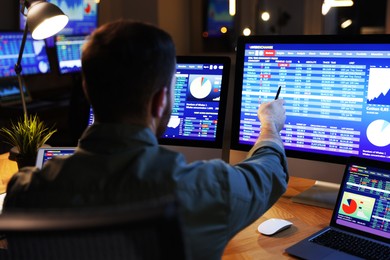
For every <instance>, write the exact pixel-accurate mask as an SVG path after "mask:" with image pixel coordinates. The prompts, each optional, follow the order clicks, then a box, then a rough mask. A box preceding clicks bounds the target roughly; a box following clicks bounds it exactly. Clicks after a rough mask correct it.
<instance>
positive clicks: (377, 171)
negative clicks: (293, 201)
mask: <svg viewBox="0 0 390 260" xmlns="http://www.w3.org/2000/svg"><path fill="white" fill-rule="evenodd" d="M339 239H340V240H339ZM355 240H356V242H354V241H355ZM286 252H287V253H288V254H290V255H293V256H296V257H299V258H303V259H362V258H363V259H390V164H389V163H385V162H379V161H375V160H369V159H363V158H357V157H351V158H349V159H348V162H347V165H346V167H345V172H344V176H343V180H342V182H341V185H340V190H339V194H338V197H337V201H336V204H335V208H334V210H333V214H332V218H331V221H330V224H329V226H328V227H326V228H324V229H322V230H320V231H319V232H317V233H315V234H313V235H311V236H309V237H307V238H305V239H304V240H302V241H300V242H298V243H297V244H295V245H293V246H291V247H289V248H287V249H286Z"/></svg>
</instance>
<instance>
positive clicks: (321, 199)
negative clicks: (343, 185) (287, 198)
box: [291, 181, 340, 209]
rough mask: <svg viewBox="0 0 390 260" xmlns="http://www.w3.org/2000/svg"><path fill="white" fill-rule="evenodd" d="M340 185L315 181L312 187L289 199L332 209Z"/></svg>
mask: <svg viewBox="0 0 390 260" xmlns="http://www.w3.org/2000/svg"><path fill="white" fill-rule="evenodd" d="M339 189H340V185H339V184H337V183H332V182H325V181H316V182H315V183H314V185H313V186H312V187H310V188H309V189H307V190H305V191H304V192H301V193H300V194H298V195H296V196H294V197H293V198H292V199H291V200H292V201H293V202H296V203H302V204H307V205H312V206H317V207H322V208H327V209H334V206H335V204H336V199H337V194H338V192H339Z"/></svg>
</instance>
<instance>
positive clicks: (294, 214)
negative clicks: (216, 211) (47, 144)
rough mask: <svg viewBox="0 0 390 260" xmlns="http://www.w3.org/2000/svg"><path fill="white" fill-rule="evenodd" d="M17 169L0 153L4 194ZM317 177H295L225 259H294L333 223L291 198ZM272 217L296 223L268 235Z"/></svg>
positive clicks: (326, 213)
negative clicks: (297, 249)
mask: <svg viewBox="0 0 390 260" xmlns="http://www.w3.org/2000/svg"><path fill="white" fill-rule="evenodd" d="M16 171H17V165H16V163H15V162H14V161H10V160H8V154H1V155H0V193H3V192H5V188H6V183H7V182H8V180H9V178H10V177H11V176H12V175H13V174H14V173H15V172H16ZM313 184H314V180H308V179H302V178H296V177H291V178H290V182H289V185H288V188H287V192H286V193H285V194H284V195H283V196H282V197H281V198H280V199H279V200H278V202H277V203H276V204H275V205H274V206H273V207H272V208H271V209H269V210H268V211H267V212H266V213H265V214H264V215H263V216H262V217H261V218H259V219H258V220H256V221H255V222H254V223H253V224H251V225H250V226H248V227H247V228H245V229H244V230H242V231H241V232H240V233H238V234H237V235H236V236H235V237H234V238H233V239H232V240H231V241H230V242H229V244H228V245H227V247H226V249H225V252H224V255H223V257H222V260H236V259H237V260H238V259H239V260H248V259H272V258H274V259H281V258H282V259H292V257H291V256H289V255H287V254H286V253H284V250H285V249H286V248H287V247H289V246H290V245H293V244H295V243H296V242H298V241H299V240H301V239H303V238H305V237H307V236H308V235H310V234H312V233H314V232H316V231H318V230H320V229H321V228H323V227H325V226H326V225H328V224H329V220H330V217H331V214H332V211H331V210H329V209H325V208H319V207H314V206H308V205H303V204H299V203H294V202H292V201H291V198H292V197H294V196H295V195H297V194H299V193H301V192H302V191H304V190H306V189H308V188H309V187H311V186H312V185H313ZM269 218H283V219H287V220H289V221H291V222H293V226H292V227H291V228H289V229H287V230H284V231H282V232H280V233H278V234H276V235H274V236H269V237H267V236H264V235H261V234H260V233H259V232H258V231H257V226H258V225H259V224H260V223H262V222H263V221H265V220H267V219H269Z"/></svg>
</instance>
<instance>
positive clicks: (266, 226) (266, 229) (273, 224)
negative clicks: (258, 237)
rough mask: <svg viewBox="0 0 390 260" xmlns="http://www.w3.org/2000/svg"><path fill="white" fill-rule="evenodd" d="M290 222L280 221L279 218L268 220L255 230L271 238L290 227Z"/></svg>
mask: <svg viewBox="0 0 390 260" xmlns="http://www.w3.org/2000/svg"><path fill="white" fill-rule="evenodd" d="M292 224H293V223H292V222H290V221H288V220H285V219H280V218H270V219H268V220H266V221H264V222H262V223H261V224H260V225H259V226H258V227H257V230H258V231H259V232H260V233H261V234H263V235H267V236H272V235H274V234H276V233H278V232H280V231H282V230H285V229H287V228H289V227H291V226H292Z"/></svg>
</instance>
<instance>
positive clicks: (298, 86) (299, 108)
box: [231, 35, 390, 199]
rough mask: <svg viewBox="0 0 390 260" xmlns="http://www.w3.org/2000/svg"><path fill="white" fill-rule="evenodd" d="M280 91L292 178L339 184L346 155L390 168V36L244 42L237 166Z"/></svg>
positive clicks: (235, 142)
mask: <svg viewBox="0 0 390 260" xmlns="http://www.w3.org/2000/svg"><path fill="white" fill-rule="evenodd" d="M279 86H281V87H282V91H281V93H280V98H283V99H284V100H285V101H286V104H285V108H286V115H287V120H286V124H285V127H284V129H283V130H282V131H281V136H282V139H283V142H284V145H285V148H286V152H287V156H288V157H289V162H288V163H289V171H290V174H291V175H294V176H301V177H307V178H311V179H315V180H321V181H328V182H335V183H338V182H340V180H341V178H342V174H343V168H344V166H343V165H344V163H345V162H346V159H347V157H349V156H352V155H353V156H358V157H365V158H372V159H377V160H382V161H386V162H390V137H389V136H390V92H389V90H390V35H354V36H346V35H343V36H340V35H311V36H309V35H299V36H297V35H294V36H282V35H280V36H250V37H241V38H240V39H239V40H238V46H237V61H236V81H235V93H234V116H233V124H232V125H233V129H232V149H233V151H232V153H231V157H232V158H233V160H234V158H235V157H237V156H239V155H240V154H239V153H237V152H238V151H247V150H248V149H249V148H250V147H251V146H252V145H253V143H254V141H255V140H256V137H257V136H258V135H259V129H260V122H259V120H258V118H257V108H258V106H259V104H260V103H261V102H264V101H270V100H272V99H274V97H275V93H276V91H277V89H278V87H279ZM319 190H320V191H323V190H322V189H319ZM333 195H334V196H335V195H336V194H334V193H333ZM319 197H326V196H324V193H323V194H321V195H319ZM333 199H335V198H333Z"/></svg>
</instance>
